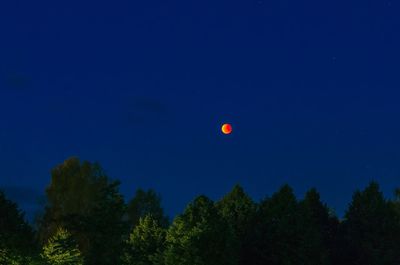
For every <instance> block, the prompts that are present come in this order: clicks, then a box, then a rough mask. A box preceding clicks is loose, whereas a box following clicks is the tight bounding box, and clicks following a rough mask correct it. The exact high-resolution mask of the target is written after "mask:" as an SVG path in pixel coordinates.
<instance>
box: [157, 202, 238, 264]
mask: <svg viewBox="0 0 400 265" xmlns="http://www.w3.org/2000/svg"><path fill="white" fill-rule="evenodd" d="M235 245H236V244H235V237H234V235H233V232H232V230H231V229H230V227H229V226H228V225H227V223H226V222H225V220H224V219H223V218H222V217H221V216H220V215H219V213H218V211H217V209H216V208H215V206H214V204H213V202H212V201H211V200H210V199H208V198H207V197H205V196H200V197H198V198H196V199H195V200H194V201H193V202H192V203H191V204H189V206H188V207H187V208H186V210H185V212H184V213H183V214H182V215H180V216H178V217H176V218H175V220H174V222H173V224H172V225H171V227H170V228H169V230H168V232H167V249H166V251H165V255H164V258H165V264H166V265H221V264H224V265H233V264H237V258H236V253H235Z"/></svg>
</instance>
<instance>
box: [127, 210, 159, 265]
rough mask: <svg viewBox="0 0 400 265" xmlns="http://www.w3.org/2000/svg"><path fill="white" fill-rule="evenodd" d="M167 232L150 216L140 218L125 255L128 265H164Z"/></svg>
mask: <svg viewBox="0 0 400 265" xmlns="http://www.w3.org/2000/svg"><path fill="white" fill-rule="evenodd" d="M165 236H166V231H165V230H164V228H162V227H161V226H160V225H159V222H158V221H157V220H155V219H154V218H153V217H151V216H150V215H148V216H146V217H144V218H140V220H139V224H138V225H137V226H136V227H135V228H134V229H133V231H132V233H131V234H130V237H129V240H128V242H127V249H126V251H125V253H124V264H126V265H152V264H162V253H163V251H164V248H165Z"/></svg>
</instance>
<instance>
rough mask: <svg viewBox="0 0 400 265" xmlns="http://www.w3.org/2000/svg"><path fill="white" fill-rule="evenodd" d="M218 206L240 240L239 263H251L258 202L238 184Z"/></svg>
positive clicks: (245, 264) (242, 264)
mask: <svg viewBox="0 0 400 265" xmlns="http://www.w3.org/2000/svg"><path fill="white" fill-rule="evenodd" d="M216 207H217V209H218V211H219V213H220V214H221V216H222V217H223V218H224V219H225V221H226V222H227V223H228V224H229V226H230V227H231V228H232V229H233V232H234V233H235V236H236V238H237V240H238V255H239V264H241V265H247V264H250V263H251V262H252V259H253V254H252V247H253V242H254V236H255V235H254V233H253V232H252V230H253V225H254V217H255V213H256V208H257V207H256V204H255V203H254V202H253V201H252V199H251V198H250V197H249V196H248V195H247V194H246V193H245V192H244V190H243V188H242V187H240V186H239V185H236V186H235V187H234V188H233V190H232V191H231V192H230V193H229V194H227V195H226V196H225V197H223V198H222V199H221V200H220V201H219V202H218V203H217V204H216Z"/></svg>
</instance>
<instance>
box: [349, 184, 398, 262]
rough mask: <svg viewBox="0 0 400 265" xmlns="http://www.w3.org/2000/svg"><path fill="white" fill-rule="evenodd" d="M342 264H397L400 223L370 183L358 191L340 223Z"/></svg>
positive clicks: (392, 210)
mask: <svg viewBox="0 0 400 265" xmlns="http://www.w3.org/2000/svg"><path fill="white" fill-rule="evenodd" d="M342 231H343V238H344V243H345V245H344V248H343V252H342V256H343V257H344V259H345V260H343V261H342V262H341V264H352V265H365V264H372V265H375V264H376V265H381V264H382V265H391V264H400V222H399V216H398V215H397V214H396V210H395V208H394V206H393V204H392V203H391V202H389V201H387V200H386V199H385V198H384V196H383V194H382V192H381V191H380V190H379V185H378V184H377V183H375V182H372V183H371V184H370V185H369V186H368V187H367V188H366V189H365V190H364V191H361V192H360V191H357V192H355V193H354V195H353V200H352V202H351V204H350V206H349V209H348V210H347V212H346V214H345V220H344V222H343V224H342Z"/></svg>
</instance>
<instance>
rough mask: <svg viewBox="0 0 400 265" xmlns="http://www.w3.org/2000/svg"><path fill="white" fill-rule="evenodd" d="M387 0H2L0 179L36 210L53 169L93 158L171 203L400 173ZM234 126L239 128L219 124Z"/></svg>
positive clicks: (398, 34) (342, 202)
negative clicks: (227, 131) (224, 129)
mask: <svg viewBox="0 0 400 265" xmlns="http://www.w3.org/2000/svg"><path fill="white" fill-rule="evenodd" d="M399 5H400V3H399V2H398V1H390V0H369V1H366V0H363V1H357V0H356V1H349V0H326V1H321V0H318V1H317V0H310V1H298V0H279V1H272V0H246V1H244V0H243V1H218V0H202V1H187V0H185V1H184V0H181V1H173V0H171V1H170V0H162V1H159V0H153V1H93V2H89V1H18V0H12V1H11V0H3V1H1V3H0V168H1V170H0V187H1V188H2V189H4V190H5V191H6V193H7V194H8V195H9V197H10V198H12V199H13V200H16V201H17V202H18V203H19V204H20V205H21V207H22V208H23V209H24V210H26V211H27V212H28V215H32V213H33V212H34V211H35V210H36V209H37V208H38V206H37V205H38V204H37V202H36V201H37V198H38V197H40V196H43V194H44V189H45V187H46V186H47V185H48V184H49V182H50V170H51V169H52V168H53V167H54V166H56V165H57V164H60V163H62V162H63V161H64V160H65V159H67V158H68V157H71V156H78V157H79V158H80V159H82V160H89V161H98V162H99V163H100V164H101V165H102V166H103V168H104V169H105V171H106V172H107V174H108V175H109V176H110V177H112V178H116V179H120V180H121V182H122V185H121V191H122V192H123V194H124V195H125V198H126V199H129V198H131V197H132V195H133V193H134V191H135V190H136V189H137V188H139V187H141V188H145V189H147V188H154V189H155V190H156V191H158V192H159V193H160V194H161V196H162V198H163V205H164V206H165V209H166V211H167V213H168V214H169V215H170V216H174V215H175V214H177V213H179V212H181V211H182V210H183V209H184V207H185V205H186V204H187V203H188V202H189V201H190V200H192V199H193V198H194V197H195V196H196V195H199V194H205V195H207V196H209V197H211V198H212V199H215V200H216V199H219V198H220V197H221V196H223V195H224V194H225V193H227V192H228V191H229V190H230V189H231V188H232V187H233V185H234V184H236V183H240V184H241V185H242V186H243V187H244V188H245V189H246V191H247V192H248V193H249V194H250V195H251V196H252V197H253V198H254V199H256V200H258V199H261V198H263V197H264V196H265V195H271V193H273V192H274V191H276V190H277V189H278V188H279V187H280V186H281V185H283V184H284V183H288V184H290V185H292V186H293V188H294V189H295V191H296V194H297V195H298V196H299V197H302V196H303V195H304V192H305V191H306V190H307V189H309V188H311V187H316V188H317V189H318V190H319V191H320V192H321V195H322V199H323V200H324V201H325V202H327V203H328V204H329V205H330V206H331V207H333V208H334V209H335V210H336V212H337V213H338V215H339V216H342V215H343V212H344V210H345V208H346V207H347V204H348V203H349V201H350V199H351V196H352V192H353V191H354V190H355V189H357V188H360V189H361V188H363V187H365V185H367V183H368V182H370V181H371V180H377V181H378V182H379V183H380V185H381V187H382V189H383V190H384V192H385V194H386V195H387V196H391V194H392V191H393V189H394V188H395V187H399V186H400V91H399V89H400V65H399V63H400V48H399V47H400V16H399ZM225 122H229V123H231V124H232V125H233V129H234V131H233V133H232V134H231V135H223V134H222V133H221V131H220V127H221V125H222V123H225Z"/></svg>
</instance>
